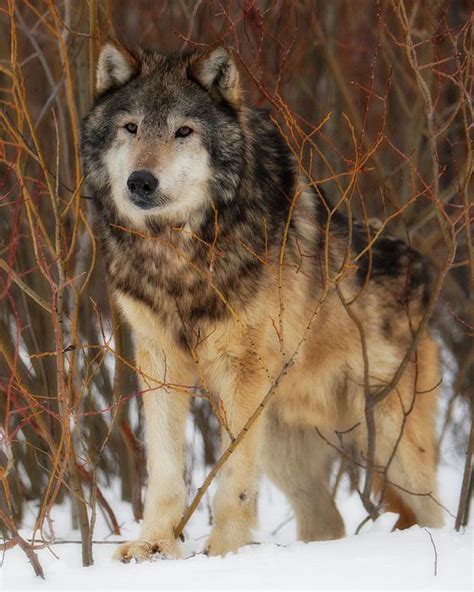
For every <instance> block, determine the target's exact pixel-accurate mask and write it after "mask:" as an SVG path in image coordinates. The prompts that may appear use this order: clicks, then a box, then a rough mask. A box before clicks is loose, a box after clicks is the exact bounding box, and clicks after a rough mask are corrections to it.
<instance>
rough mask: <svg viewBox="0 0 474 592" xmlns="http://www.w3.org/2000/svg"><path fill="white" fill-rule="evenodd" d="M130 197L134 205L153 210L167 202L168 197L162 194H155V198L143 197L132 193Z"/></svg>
mask: <svg viewBox="0 0 474 592" xmlns="http://www.w3.org/2000/svg"><path fill="white" fill-rule="evenodd" d="M129 199H130V201H131V202H132V203H133V205H134V206H136V207H137V208H140V209H141V210H153V209H155V208H160V207H161V206H163V205H165V203H166V199H165V197H164V196H162V195H154V196H153V198H149V197H145V198H143V197H139V196H138V195H131V196H130V197H129Z"/></svg>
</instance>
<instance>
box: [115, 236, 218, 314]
mask: <svg viewBox="0 0 474 592" xmlns="http://www.w3.org/2000/svg"><path fill="white" fill-rule="evenodd" d="M128 247H129V248H124V249H114V251H113V252H109V256H108V257H107V259H108V272H109V276H110V279H111V282H112V284H113V286H114V287H115V288H116V289H118V290H120V292H122V293H124V294H126V295H127V296H129V297H131V298H133V299H135V300H137V301H139V302H141V303H143V304H146V305H147V306H148V307H149V308H151V309H152V310H153V311H154V312H155V313H156V314H158V315H159V316H160V317H162V318H163V320H167V319H169V318H175V317H176V315H177V314H178V315H179V316H181V317H182V318H183V319H185V320H186V321H187V322H195V321H198V320H200V319H202V318H205V319H215V318H222V317H223V316H224V315H225V312H226V298H227V296H226V289H225V286H222V285H218V282H217V280H216V278H215V277H214V276H213V273H212V271H211V269H210V265H208V264H207V261H206V258H205V257H202V256H200V254H199V253H197V252H196V250H193V249H190V248H187V249H186V248H184V247H183V246H181V245H175V244H163V243H162V242H160V241H153V242H152V241H147V242H145V241H142V244H139V243H138V244H137V243H136V242H135V243H131V244H130V245H128ZM219 284H220V282H219Z"/></svg>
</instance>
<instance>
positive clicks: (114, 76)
mask: <svg viewBox="0 0 474 592" xmlns="http://www.w3.org/2000/svg"><path fill="white" fill-rule="evenodd" d="M137 69H138V59H137V57H136V56H134V55H133V54H132V53H131V52H130V51H129V50H128V49H126V48H125V47H124V46H123V45H122V44H121V43H119V42H118V41H116V40H115V39H108V40H107V41H106V42H105V44H104V45H103V46H102V49H101V50H100V53H99V59H98V61H97V80H96V92H98V93H101V92H104V91H105V90H108V89H109V88H112V87H114V86H121V85H122V84H125V83H126V82H127V80H129V79H130V78H131V77H132V76H133V74H134V73H135V72H136V71H137Z"/></svg>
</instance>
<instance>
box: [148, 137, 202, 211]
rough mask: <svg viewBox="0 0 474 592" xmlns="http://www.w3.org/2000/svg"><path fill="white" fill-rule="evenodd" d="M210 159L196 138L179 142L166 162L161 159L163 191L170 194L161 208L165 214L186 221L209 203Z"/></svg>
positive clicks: (158, 175) (158, 174) (161, 184)
mask: <svg viewBox="0 0 474 592" xmlns="http://www.w3.org/2000/svg"><path fill="white" fill-rule="evenodd" d="M209 160H210V159H209V153H208V152H207V150H206V149H205V148H204V147H203V146H202V144H201V142H200V141H199V140H197V139H193V140H191V141H190V142H187V143H186V144H184V145H183V144H181V145H180V144H177V145H176V148H175V150H173V151H172V152H171V153H169V154H168V158H167V162H161V166H160V167H159V170H158V171H157V177H158V180H159V184H160V190H161V192H162V193H163V194H164V195H165V196H166V197H168V198H169V201H167V203H166V204H165V205H164V206H163V208H162V209H161V213H162V214H163V215H166V216H171V217H173V216H177V217H178V218H179V219H180V220H179V221H180V222H185V221H188V219H189V217H190V216H192V215H193V213H194V212H196V210H201V211H202V209H203V208H204V207H205V206H206V205H207V204H208V202H209V199H210V198H209V181H210V180H211V175H212V173H211V167H210V162H209Z"/></svg>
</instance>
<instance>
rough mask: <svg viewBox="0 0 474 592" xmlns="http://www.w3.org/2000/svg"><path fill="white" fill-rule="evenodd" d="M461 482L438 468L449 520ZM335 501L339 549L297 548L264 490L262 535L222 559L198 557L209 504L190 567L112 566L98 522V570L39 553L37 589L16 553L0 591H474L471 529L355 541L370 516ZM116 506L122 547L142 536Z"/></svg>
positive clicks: (61, 517) (283, 512)
mask: <svg viewBox="0 0 474 592" xmlns="http://www.w3.org/2000/svg"><path fill="white" fill-rule="evenodd" d="M459 480H460V474H459V472H455V471H454V470H453V469H450V468H448V467H446V466H445V467H443V468H442V470H441V495H442V499H443V502H445V503H446V505H447V507H448V508H449V509H451V510H454V509H455V507H456V498H457V493H458V485H459ZM344 490H345V491H344ZM109 493H110V494H112V493H113V491H110V492H109ZM339 498H340V499H339V506H340V508H341V511H342V513H343V516H344V519H345V522H346V526H347V530H348V533H349V536H347V537H346V538H344V539H342V540H338V541H330V542H315V543H310V544H303V543H299V542H295V524H294V521H293V520H292V517H291V511H290V508H289V507H288V505H287V503H286V501H285V499H284V498H283V497H282V495H281V494H280V493H279V492H278V491H277V490H276V489H274V488H273V487H272V486H271V484H270V483H268V482H266V481H265V482H264V483H263V486H262V492H261V502H260V508H259V514H260V528H259V530H258V531H257V532H256V536H255V544H254V545H250V546H248V547H245V548H244V549H242V550H241V551H240V553H238V554H237V555H228V556H227V557H225V558H216V557H212V558H208V557H205V556H204V555H201V554H199V552H200V550H201V549H202V547H203V546H204V543H205V536H206V534H207V533H208V532H209V513H208V510H207V507H206V506H207V504H205V503H204V504H203V505H202V507H201V509H200V510H199V511H198V512H197V513H196V514H195V516H194V518H193V520H192V522H191V524H190V525H189V527H188V529H187V540H186V542H185V544H184V550H185V555H186V556H187V559H186V560H183V561H157V562H153V563H143V564H140V565H138V564H129V565H122V564H120V563H117V562H114V561H112V559H111V555H112V553H113V550H114V548H115V545H116V542H115V541H116V540H119V538H121V537H114V536H109V535H108V533H107V528H106V525H105V522H104V521H103V520H102V518H101V517H100V516H99V520H98V524H97V529H96V535H95V540H98V541H102V542H100V543H97V544H95V545H94V558H95V565H94V566H93V567H90V568H87V569H84V568H82V567H81V552H80V546H79V544H78V543H70V542H68V543H58V544H55V545H52V546H51V548H50V550H48V549H44V550H42V551H40V552H39V558H40V560H41V563H42V565H43V567H44V569H45V573H46V580H45V581H41V580H39V579H38V578H35V576H34V575H33V572H32V569H31V567H30V565H29V564H28V562H27V560H26V558H25V556H24V554H23V552H22V551H21V550H20V549H19V548H15V549H12V550H10V551H8V552H7V553H6V554H5V557H4V559H3V567H2V569H1V575H0V589H1V590H25V589H34V590H41V591H43V590H88V591H91V590H122V589H132V590H151V589H156V590H182V589H189V590H219V589H243V590H253V589H259V590H262V589H269V590H272V589H286V590H288V589H315V590H316V589H317V590H325V589H328V590H341V589H346V590H349V589H355V590H362V589H371V590H375V589H378V590H384V589H387V590H421V589H434V590H439V589H445V590H473V571H472V570H473V532H474V531H473V529H472V527H471V528H470V529H468V530H467V531H466V532H464V533H460V534H458V533H456V532H455V531H454V530H453V528H452V520H451V519H450V518H449V517H448V522H449V526H447V527H445V528H444V529H442V530H431V531H430V532H431V536H432V538H433V542H432V540H431V538H430V535H429V533H428V531H426V530H425V529H423V528H420V527H413V528H411V529H409V530H407V531H403V532H400V531H397V532H393V533H391V532H390V530H391V527H392V525H393V523H394V520H395V519H396V516H395V515H394V514H385V515H383V516H381V518H380V519H379V520H378V521H377V522H376V523H375V524H369V525H367V526H366V527H365V528H364V530H363V532H362V534H359V535H357V536H356V535H354V534H353V532H354V530H355V527H356V526H357V524H358V522H359V521H360V519H361V517H362V516H363V515H364V514H363V510H362V508H361V506H360V502H359V500H358V498H357V496H356V495H350V494H348V492H347V489H346V488H345V487H344V488H343V489H342V490H341V493H340V495H339ZM113 505H114V510H115V511H116V513H117V516H118V518H119V520H122V524H123V526H122V538H128V537H134V536H136V535H137V532H138V529H139V526H138V525H137V524H135V523H134V522H133V521H132V520H131V510H130V508H129V507H128V505H127V504H124V503H121V502H115V503H114V504H113ZM53 518H54V520H55V522H54V529H55V532H56V536H57V539H58V540H67V541H74V540H77V539H78V533H77V532H74V531H71V530H70V528H69V527H68V524H70V512H69V508H67V507H66V506H63V507H58V508H55V511H54V514H53ZM23 534H24V535H26V534H27V531H26V530H24V531H23ZM433 543H434V546H435V548H436V555H435V549H434V547H433ZM435 564H436V572H437V574H436V575H435Z"/></svg>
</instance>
